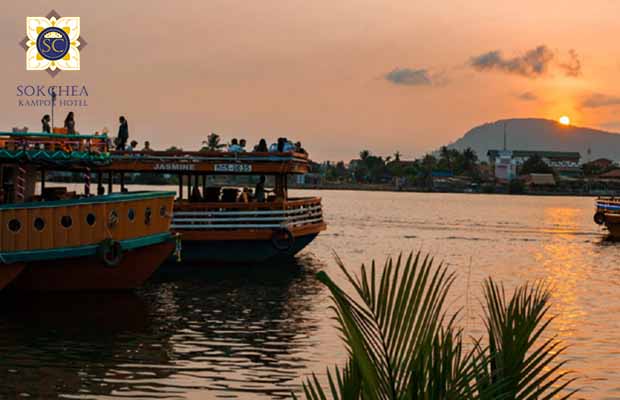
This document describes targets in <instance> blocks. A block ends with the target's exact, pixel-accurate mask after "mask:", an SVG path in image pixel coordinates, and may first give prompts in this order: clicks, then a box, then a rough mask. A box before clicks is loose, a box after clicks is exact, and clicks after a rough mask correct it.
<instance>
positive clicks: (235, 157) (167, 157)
mask: <svg viewBox="0 0 620 400" xmlns="http://www.w3.org/2000/svg"><path fill="white" fill-rule="evenodd" d="M111 158H112V162H111V163H110V164H109V165H107V166H105V167H104V168H102V170H104V171H110V172H156V173H168V174H183V175H204V174H208V175H211V174H220V175H269V174H271V175H286V174H305V173H307V172H308V167H309V166H308V164H309V161H308V155H307V154H305V153H295V152H287V153H279V152H264V153H263V152H241V153H235V152H219V151H208V152H207V151H146V152H145V151H142V152H140V151H133V152H112V156H111Z"/></svg>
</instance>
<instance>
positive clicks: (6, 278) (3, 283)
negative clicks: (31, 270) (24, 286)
mask: <svg viewBox="0 0 620 400" xmlns="http://www.w3.org/2000/svg"><path fill="white" fill-rule="evenodd" d="M24 268H25V265H24V264H22V263H16V264H0V290H2V289H4V288H5V287H7V286H8V285H9V284H10V283H11V282H13V281H14V280H15V278H17V276H19V274H20V273H21V272H22V271H23V270H24Z"/></svg>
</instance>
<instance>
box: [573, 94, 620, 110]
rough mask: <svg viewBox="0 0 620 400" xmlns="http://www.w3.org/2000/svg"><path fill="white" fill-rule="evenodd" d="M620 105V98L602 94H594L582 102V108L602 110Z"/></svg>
mask: <svg viewBox="0 0 620 400" xmlns="http://www.w3.org/2000/svg"><path fill="white" fill-rule="evenodd" d="M618 105H620V97H618V96H608V95H606V94H601V93H593V94H591V95H590V96H588V97H586V98H584V99H583V100H582V101H581V107H584V108H600V107H609V106H618Z"/></svg>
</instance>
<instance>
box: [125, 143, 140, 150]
mask: <svg viewBox="0 0 620 400" xmlns="http://www.w3.org/2000/svg"><path fill="white" fill-rule="evenodd" d="M136 147H138V142H136V141H135V140H132V141H131V143H129V146H127V148H126V149H125V151H136Z"/></svg>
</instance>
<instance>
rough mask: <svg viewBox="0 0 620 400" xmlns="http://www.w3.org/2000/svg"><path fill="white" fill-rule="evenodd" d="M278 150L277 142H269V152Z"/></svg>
mask: <svg viewBox="0 0 620 400" xmlns="http://www.w3.org/2000/svg"><path fill="white" fill-rule="evenodd" d="M277 151H278V144H277V143H271V144H270V145H269V152H270V153H277Z"/></svg>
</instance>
